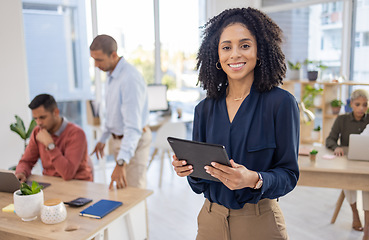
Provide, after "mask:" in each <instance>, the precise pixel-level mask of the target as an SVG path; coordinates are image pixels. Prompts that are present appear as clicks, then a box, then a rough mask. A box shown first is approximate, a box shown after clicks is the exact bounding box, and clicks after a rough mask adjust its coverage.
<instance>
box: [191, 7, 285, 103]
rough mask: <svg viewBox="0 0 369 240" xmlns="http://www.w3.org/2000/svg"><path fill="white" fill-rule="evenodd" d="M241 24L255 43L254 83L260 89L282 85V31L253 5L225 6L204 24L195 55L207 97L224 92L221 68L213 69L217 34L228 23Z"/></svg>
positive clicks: (223, 77) (267, 89)
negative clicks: (229, 7)
mask: <svg viewBox="0 0 369 240" xmlns="http://www.w3.org/2000/svg"><path fill="white" fill-rule="evenodd" d="M235 23H240V24H242V25H244V26H245V27H246V28H247V29H248V30H249V31H250V32H251V34H252V35H253V36H254V37H255V39H256V42H257V49H258V52H257V56H258V59H259V60H260V63H258V64H257V66H256V67H255V70H254V83H253V86H254V87H255V88H256V89H257V90H258V91H260V92H265V91H269V90H271V89H272V88H273V87H277V86H278V85H279V84H282V80H283V78H284V77H285V75H286V63H285V56H284V54H283V52H282V49H281V43H282V30H281V29H280V28H279V27H278V25H277V24H276V23H275V22H274V21H273V20H272V19H270V18H269V17H268V16H267V15H266V14H264V13H262V12H260V11H259V10H256V9H254V8H250V7H249V8H234V9H228V10H225V11H223V12H222V13H220V14H219V15H217V16H215V17H213V18H212V19H210V20H209V21H208V22H207V23H206V24H205V26H204V28H205V30H204V33H203V40H202V43H201V46H200V48H199V52H198V55H197V65H196V68H197V69H198V70H199V82H200V83H201V86H202V87H203V88H204V90H206V91H207V96H208V97H210V98H219V97H220V96H221V95H223V93H224V92H225V90H226V88H227V85H228V83H227V82H228V80H227V75H226V73H225V72H224V71H223V70H218V69H217V68H216V66H215V65H216V63H217V61H218V60H219V55H218V45H219V39H220V35H221V34H222V32H223V30H224V28H226V27H227V26H229V25H232V24H235Z"/></svg>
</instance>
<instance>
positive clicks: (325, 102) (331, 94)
mask: <svg viewBox="0 0 369 240" xmlns="http://www.w3.org/2000/svg"><path fill="white" fill-rule="evenodd" d="M283 83H284V84H283V85H282V86H281V88H283V89H285V90H287V91H289V92H290V93H292V94H296V95H295V96H298V95H299V96H300V98H301V96H303V95H304V89H305V86H306V85H311V86H315V87H318V88H322V89H323V91H322V104H321V106H318V107H316V106H313V107H311V108H310V110H311V111H313V112H314V113H315V114H317V111H319V115H320V114H321V121H322V123H321V126H320V127H321V128H322V130H321V131H322V134H321V137H320V138H321V139H320V140H317V141H313V140H311V136H310V134H311V131H312V128H313V126H315V122H314V121H312V122H311V124H310V125H311V126H306V125H300V140H301V143H308V144H312V143H314V142H319V143H323V144H324V141H325V139H326V138H327V137H328V135H329V133H330V131H331V128H332V126H333V124H334V121H335V119H336V118H337V116H338V115H337V114H332V109H331V105H330V102H331V101H332V100H333V99H343V98H346V97H347V96H348V95H349V94H348V90H349V88H348V87H347V86H369V83H359V82H352V81H346V82H321V81H309V80H307V79H303V80H291V79H289V80H287V81H283ZM315 84H316V85H315ZM297 85H299V86H297ZM345 86H346V87H345ZM296 89H299V90H300V93H296V92H295V90H296ZM300 98H298V99H297V102H301V99H300ZM320 111H321V113H320ZM340 113H341V114H343V113H344V111H341V112H340ZM319 124H320V123H319Z"/></svg>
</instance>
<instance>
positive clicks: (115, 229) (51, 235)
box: [0, 175, 153, 240]
mask: <svg viewBox="0 0 369 240" xmlns="http://www.w3.org/2000/svg"><path fill="white" fill-rule="evenodd" d="M30 180H35V181H39V182H48V183H51V185H50V186H49V187H47V188H45V189H44V199H45V200H47V199H52V198H59V199H61V200H62V201H70V200H73V199H75V198H77V197H87V198H91V199H93V202H92V203H90V204H89V205H91V204H93V203H96V202H97V201H98V200H100V199H111V200H117V201H122V202H123V205H122V206H121V207H119V208H117V209H116V210H114V211H113V212H111V213H109V214H108V215H106V216H105V217H104V218H102V219H92V218H88V217H82V216H79V212H80V211H81V210H82V209H84V208H86V207H87V206H89V205H86V206H84V207H80V208H71V207H68V206H66V207H67V212H68V215H67V219H66V220H65V221H64V222H61V223H58V224H55V225H47V224H44V223H42V222H41V220H40V217H38V218H37V219H36V220H34V221H31V222H23V221H22V220H21V218H20V217H18V216H17V215H16V214H15V213H6V212H0V239H7V240H11V239H24V238H27V239H41V240H44V239H45V240H46V239H50V240H51V239H52V240H56V239H63V240H65V239H73V240H74V239H75V240H77V239H93V238H94V239H96V240H100V239H109V240H111V239H140V240H142V239H147V238H148V236H147V229H148V228H147V218H146V202H145V199H146V198H147V197H148V196H150V195H151V194H152V193H153V192H152V191H151V190H144V189H138V188H124V189H120V190H109V189H108V186H107V185H104V184H99V183H93V182H87V181H78V180H71V181H64V180H63V179H62V178H57V177H48V176H36V175H33V176H31V178H30ZM10 203H13V194H12V193H2V192H0V208H3V207H5V206H7V205H8V204H10ZM70 226H77V227H78V229H77V230H75V231H66V229H67V228H68V227H70Z"/></svg>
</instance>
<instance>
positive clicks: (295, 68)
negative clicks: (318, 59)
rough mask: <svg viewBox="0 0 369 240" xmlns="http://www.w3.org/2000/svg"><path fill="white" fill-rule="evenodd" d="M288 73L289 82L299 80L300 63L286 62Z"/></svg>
mask: <svg viewBox="0 0 369 240" xmlns="http://www.w3.org/2000/svg"><path fill="white" fill-rule="evenodd" d="M287 63H288V68H289V69H290V71H289V79H291V80H300V79H301V63H300V62H299V61H297V62H296V63H293V62H291V61H287Z"/></svg>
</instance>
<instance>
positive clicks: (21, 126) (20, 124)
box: [15, 115, 26, 132]
mask: <svg viewBox="0 0 369 240" xmlns="http://www.w3.org/2000/svg"><path fill="white" fill-rule="evenodd" d="M15 119H17V125H18V126H19V128H21V129H22V130H23V132H26V127H25V126H24V123H23V120H22V119H21V118H20V117H19V116H18V115H15Z"/></svg>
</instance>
